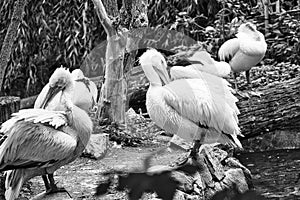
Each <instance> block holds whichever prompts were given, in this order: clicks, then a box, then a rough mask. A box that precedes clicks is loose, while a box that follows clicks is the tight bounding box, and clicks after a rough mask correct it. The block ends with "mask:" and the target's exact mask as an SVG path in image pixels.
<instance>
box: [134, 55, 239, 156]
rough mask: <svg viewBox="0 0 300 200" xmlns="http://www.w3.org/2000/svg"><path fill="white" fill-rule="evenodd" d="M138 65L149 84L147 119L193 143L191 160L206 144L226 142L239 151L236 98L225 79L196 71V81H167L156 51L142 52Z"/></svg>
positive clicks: (163, 60) (159, 56) (189, 79)
mask: <svg viewBox="0 0 300 200" xmlns="http://www.w3.org/2000/svg"><path fill="white" fill-rule="evenodd" d="M140 63H141V66H142V68H143V70H144V72H145V75H146V77H147V78H148V80H149V82H150V87H149V89H148V91H147V95H146V107H147V110H148V113H149V116H150V117H151V119H152V120H153V121H154V122H155V123H156V124H157V125H158V126H159V127H161V128H162V129H164V130H166V131H168V132H170V133H173V134H176V135H177V136H179V137H181V138H183V139H186V140H187V141H195V143H194V147H193V149H192V151H191V154H190V155H191V156H192V157H194V156H196V155H197V153H198V151H199V147H200V145H201V144H205V143H215V142H219V143H227V144H230V145H232V146H234V147H238V148H242V145H241V143H240V141H239V139H238V138H237V136H238V135H241V133H240V129H239V127H238V118H237V115H238V114H239V110H238V108H237V107H236V104H235V103H236V102H237V98H236V97H234V96H233V94H232V93H231V89H230V88H229V86H228V85H229V84H228V82H227V81H226V80H224V79H223V78H220V77H217V76H214V75H211V74H209V73H205V72H201V71H195V73H197V78H185V77H181V78H182V79H181V78H180V77H178V78H180V79H176V80H174V81H172V82H170V79H169V76H168V73H167V70H166V67H167V64H166V61H165V59H164V57H163V56H162V55H161V54H160V53H159V52H157V51H156V50H155V49H150V50H148V51H147V52H145V53H144V54H143V55H142V56H141V57H140ZM163 84H164V85H163ZM241 136H242V135H241Z"/></svg>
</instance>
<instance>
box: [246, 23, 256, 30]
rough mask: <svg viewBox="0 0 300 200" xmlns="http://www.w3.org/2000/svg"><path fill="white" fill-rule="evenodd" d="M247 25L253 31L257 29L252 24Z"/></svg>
mask: <svg viewBox="0 0 300 200" xmlns="http://www.w3.org/2000/svg"><path fill="white" fill-rule="evenodd" d="M246 26H247V27H248V28H249V29H250V30H251V31H255V28H254V27H253V26H252V25H251V24H246Z"/></svg>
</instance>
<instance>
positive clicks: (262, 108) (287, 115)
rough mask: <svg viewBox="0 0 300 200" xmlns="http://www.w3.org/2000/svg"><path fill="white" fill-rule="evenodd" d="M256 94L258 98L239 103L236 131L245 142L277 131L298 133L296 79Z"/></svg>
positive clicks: (299, 82)
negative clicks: (243, 137)
mask: <svg viewBox="0 0 300 200" xmlns="http://www.w3.org/2000/svg"><path fill="white" fill-rule="evenodd" d="M299 75H300V74H299V73H298V74H297V75H296V78H293V79H290V80H288V81H284V82H279V83H274V84H271V85H268V86H266V87H264V88H262V89H260V90H259V93H261V95H260V97H257V96H251V98H250V99H240V100H239V102H238V107H239V109H240V112H241V114H240V115H239V120H240V127H241V130H242V133H243V134H244V135H245V136H246V138H250V137H255V136H258V135H261V134H265V133H272V132H275V131H277V130H290V131H293V130H298V131H299V130H300V77H299Z"/></svg>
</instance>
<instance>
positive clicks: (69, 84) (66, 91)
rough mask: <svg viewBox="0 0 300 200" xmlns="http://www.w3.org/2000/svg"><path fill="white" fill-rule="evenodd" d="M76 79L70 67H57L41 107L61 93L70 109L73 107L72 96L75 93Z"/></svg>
mask: <svg viewBox="0 0 300 200" xmlns="http://www.w3.org/2000/svg"><path fill="white" fill-rule="evenodd" d="M73 87H74V80H73V78H72V76H71V73H70V72H69V70H68V69H65V68H63V67H60V68H57V69H56V70H55V71H54V73H53V74H52V76H51V77H50V79H49V90H48V92H47V94H46V96H45V98H44V100H43V103H42V106H41V108H43V109H44V108H45V107H46V106H47V105H48V103H49V102H50V101H51V100H52V98H53V97H54V96H56V95H57V94H58V93H61V96H65V99H64V100H65V101H66V102H65V103H66V106H67V108H68V109H70V108H71V105H72V103H71V97H72V95H73Z"/></svg>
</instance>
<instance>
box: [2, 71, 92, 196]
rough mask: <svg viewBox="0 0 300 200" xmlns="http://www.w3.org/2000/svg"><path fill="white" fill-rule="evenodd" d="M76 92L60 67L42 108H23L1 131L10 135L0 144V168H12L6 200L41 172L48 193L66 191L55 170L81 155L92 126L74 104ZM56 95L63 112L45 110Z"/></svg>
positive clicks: (71, 79) (4, 169)
mask: <svg viewBox="0 0 300 200" xmlns="http://www.w3.org/2000/svg"><path fill="white" fill-rule="evenodd" d="M73 92H74V80H73V78H72V76H71V73H70V72H69V71H68V70H65V69H63V68H59V69H57V70H56V71H55V72H54V73H53V75H52V76H51V78H50V81H49V90H48V92H47V93H46V94H45V96H44V98H43V99H42V101H41V104H40V107H41V108H42V109H24V110H20V111H19V112H17V113H14V114H13V115H12V118H11V119H9V120H7V121H6V122H4V123H3V124H2V126H1V130H0V132H2V133H4V134H5V135H6V137H7V138H6V139H5V141H4V142H3V143H2V145H1V146H0V171H7V170H9V172H8V174H7V176H6V181H5V187H6V192H5V197H6V200H13V199H16V198H17V197H18V195H19V193H20V190H21V187H22V185H23V183H24V182H25V181H27V180H29V179H30V178H32V177H35V176H40V175H43V180H44V183H45V187H46V191H47V193H54V192H60V191H65V190H64V189H63V188H58V187H57V186H56V184H55V182H54V178H53V173H54V172H55V171H56V170H57V169H58V168H60V167H61V166H63V165H66V164H68V163H70V162H72V161H74V160H75V159H76V158H77V157H78V156H80V155H81V153H82V151H83V150H84V148H85V147H86V145H87V143H88V141H89V138H90V135H91V133H92V129H93V124H92V121H91V119H90V117H89V116H88V114H87V113H86V112H85V111H84V110H82V109H80V108H79V107H77V106H76V105H74V104H73V103H72V100H71V98H72V96H73ZM57 95H58V96H59V99H60V102H61V105H60V107H59V109H61V111H51V110H45V109H43V108H45V107H47V106H48V103H49V102H51V100H52V98H53V97H54V96H57ZM45 175H48V177H47V176H45Z"/></svg>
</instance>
